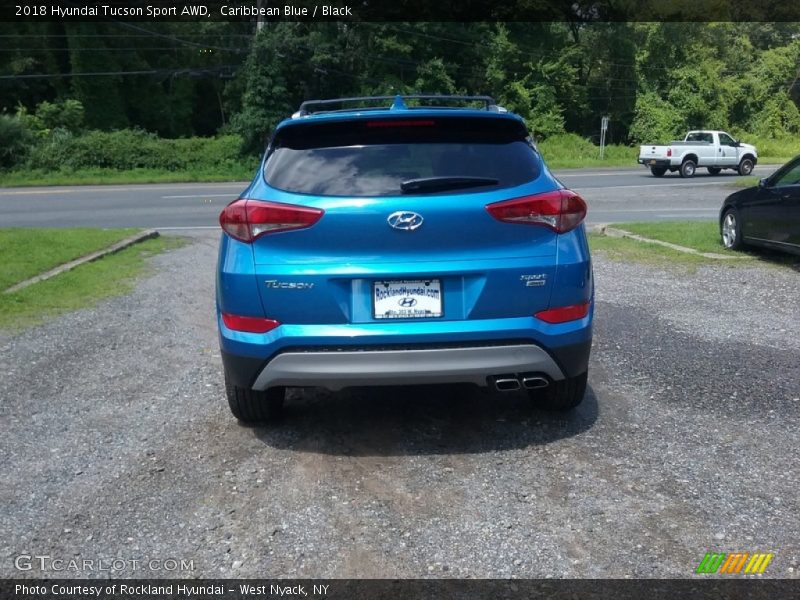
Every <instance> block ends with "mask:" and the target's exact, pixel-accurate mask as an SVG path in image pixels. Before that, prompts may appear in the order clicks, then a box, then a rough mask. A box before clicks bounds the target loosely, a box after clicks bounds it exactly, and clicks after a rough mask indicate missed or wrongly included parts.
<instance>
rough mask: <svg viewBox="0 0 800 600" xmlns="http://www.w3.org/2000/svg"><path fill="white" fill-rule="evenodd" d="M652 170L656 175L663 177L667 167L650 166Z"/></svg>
mask: <svg viewBox="0 0 800 600" xmlns="http://www.w3.org/2000/svg"><path fill="white" fill-rule="evenodd" d="M650 172H651V173H652V174H653V176H654V177H663V176H664V173H666V172H667V167H650Z"/></svg>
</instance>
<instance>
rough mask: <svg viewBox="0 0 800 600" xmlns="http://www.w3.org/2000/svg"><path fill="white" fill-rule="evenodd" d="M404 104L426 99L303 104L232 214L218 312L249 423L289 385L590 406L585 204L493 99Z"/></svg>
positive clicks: (272, 407) (230, 374) (232, 388)
mask: <svg viewBox="0 0 800 600" xmlns="http://www.w3.org/2000/svg"><path fill="white" fill-rule="evenodd" d="M410 98H413V101H414V102H417V103H420V102H424V101H425V100H426V99H427V98H429V97H421V96H406V97H404V98H400V97H396V98H394V101H393V102H391V99H389V100H387V101H386V102H385V104H384V105H383V107H377V108H376V107H375V106H371V107H369V108H351V109H347V110H342V109H339V110H328V108H329V107H331V106H335V104H334V102H345V101H344V100H338V101H332V100H331V101H314V102H306V103H304V104H303V105H302V106H301V109H300V110H299V111H298V112H297V113H295V115H294V116H293V117H292V118H290V119H286V120H284V121H283V122H281V123H280V124H279V125H278V126H277V127H276V128H275V131H274V134H273V136H272V139H271V141H270V143H269V146H268V148H267V150H266V153H265V156H264V159H263V162H262V165H261V168H260V170H259V173H258V175H257V176H256V177H255V179H254V180H253V182H252V183H251V184H250V186H249V187H248V188H247V189H246V190H245V191H244V193H243V194H242V195H241V197H240V198H239V199H238V200H236V201H234V202H232V203H231V204H229V205H228V206H227V207H226V208H225V209H224V210H223V211H222V214H221V215H220V223H221V225H222V229H223V231H224V233H223V235H222V241H221V245H220V251H219V264H218V270H217V318H218V325H219V336H220V345H221V351H222V360H223V364H224V369H225V382H226V390H227V395H228V400H229V403H230V408H231V411H232V412H233V414H234V415H235V416H236V417H238V418H239V419H241V420H243V421H259V420H265V419H270V418H272V417H275V416H277V414H278V413H279V411H280V409H281V407H282V405H283V400H284V395H285V390H286V388H287V387H292V386H322V387H326V388H328V389H331V390H339V389H341V388H343V387H346V386H372V385H402V384H428V383H454V382H471V383H474V384H478V385H482V386H486V385H489V386H493V387H495V388H496V389H498V390H507V391H510V390H519V389H526V390H528V392H529V393H530V395H531V397H532V398H533V399H534V400H535V401H536V402H538V403H539V405H541V406H543V407H545V408H550V409H555V410H568V409H570V408H572V407H574V406H576V405H577V404H579V403H580V401H581V400H582V398H583V395H584V392H585V389H586V377H587V368H588V360H589V350H590V346H591V338H592V315H593V295H594V294H593V280H592V267H591V261H590V257H589V248H588V246H587V241H586V234H585V230H584V225H583V220H584V217H585V215H586V204H585V203H584V201H583V200H582V199H581V198H580V197H579V196H578V195H577V194H576V193H574V192H572V191H570V190H568V189H566V188H564V186H563V185H562V184H561V183H560V182H559V181H558V180H557V179H555V178H554V177H553V175H551V174H550V172H549V171H548V169H547V167H546V166H545V164H544V162H543V161H542V157H541V156H540V155H539V153H538V152H537V150H536V148H535V146H534V144H533V142H532V140H531V137H530V135H529V134H528V131H527V130H526V127H525V124H524V122H523V120H522V119H521V118H520V117H518V116H516V115H513V114H510V113H508V112H506V111H505V110H504V109H502V108H499V107H497V106H495V105H494V102H493V101H492V100H491V98H488V97H471V98H463V97H462V98H459V99H458V100H461V101H462V104H463V101H465V100H467V101H472V102H475V100H476V99H477V100H478V101H481V102H483V103H485V107H484V108H470V107H464V106H463V105H462V106H452V105H450V106H447V105H446V106H438V107H431V106H415V107H409V106H407V104H408V103H410V101H409V99H410ZM352 100H354V99H347V101H352ZM355 100H358V101H362V100H364V101H366V100H369V101H371V102H372V103H373V104H374V102H375V101H382V100H383V98H371V99H355ZM453 100H454V99H453V98H452V97H449V98H437V99H435V100H432V102H436V103H439V104H442V103H444V102H445V101H450V102H451V103H452V102H453ZM390 105H391V106H390ZM339 106H341V104H340V105H339ZM473 106H474V105H473ZM314 109H317V110H314Z"/></svg>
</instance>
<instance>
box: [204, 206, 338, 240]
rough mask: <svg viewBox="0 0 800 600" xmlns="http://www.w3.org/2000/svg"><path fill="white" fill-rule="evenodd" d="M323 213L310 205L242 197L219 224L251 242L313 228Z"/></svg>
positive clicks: (234, 235)
mask: <svg viewBox="0 0 800 600" xmlns="http://www.w3.org/2000/svg"><path fill="white" fill-rule="evenodd" d="M323 213H324V211H323V210H321V209H318V208H309V207H307V206H296V205H294V204H279V203H277V202H262V201H261V200H248V199H246V198H239V199H238V200H234V201H233V202H231V203H230V204H228V206H226V207H225V208H224V209H223V211H222V213H220V215H219V224H220V226H221V227H222V229H223V230H224V231H225V232H226V233H227V234H228V235H230V236H231V237H234V238H236V239H237V240H240V241H242V242H247V243H249V242H252V241H253V240H255V239H256V238H257V237H259V236H261V235H264V234H267V233H277V232H279V231H290V230H293V229H304V228H306V227H311V226H312V225H313V224H314V223H316V222H317V221H319V220H320V218H321V217H322V215H323Z"/></svg>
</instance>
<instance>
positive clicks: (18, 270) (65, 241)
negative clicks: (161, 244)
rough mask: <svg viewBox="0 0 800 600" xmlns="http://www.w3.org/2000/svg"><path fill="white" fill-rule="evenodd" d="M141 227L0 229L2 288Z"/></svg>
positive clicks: (61, 263) (106, 245)
mask: <svg viewBox="0 0 800 600" xmlns="http://www.w3.org/2000/svg"><path fill="white" fill-rule="evenodd" d="M137 231H139V230H138V229H31V228H11V229H0V256H2V257H3V262H2V264H0V292H2V290H5V289H7V288H10V287H11V286H12V285H14V284H16V283H19V282H20V281H24V280H26V279H29V278H31V277H33V276H35V275H38V274H40V273H43V272H45V271H49V270H50V269H52V268H54V267H57V266H58V265H63V264H64V263H67V262H69V261H71V260H75V259H76V258H79V257H81V256H84V255H86V254H89V253H91V252H95V251H97V250H100V249H102V248H106V247H108V246H110V245H111V244H113V243H115V242H118V241H120V240H122V239H124V238H126V237H130V236H132V235H133V234H134V233H136V232H137Z"/></svg>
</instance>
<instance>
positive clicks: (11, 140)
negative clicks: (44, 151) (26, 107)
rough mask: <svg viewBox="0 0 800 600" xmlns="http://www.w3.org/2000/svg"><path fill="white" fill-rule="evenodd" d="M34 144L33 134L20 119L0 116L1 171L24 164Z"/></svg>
mask: <svg viewBox="0 0 800 600" xmlns="http://www.w3.org/2000/svg"><path fill="white" fill-rule="evenodd" d="M33 143H34V136H33V133H31V131H30V130H29V129H28V128H27V127H26V126H25V124H24V123H23V122H22V121H21V120H20V119H18V118H17V117H11V116H8V115H0V169H8V168H11V167H15V166H17V165H19V164H22V162H23V161H24V160H25V158H26V157H27V156H28V154H29V153H30V150H31V147H32V146H33Z"/></svg>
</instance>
